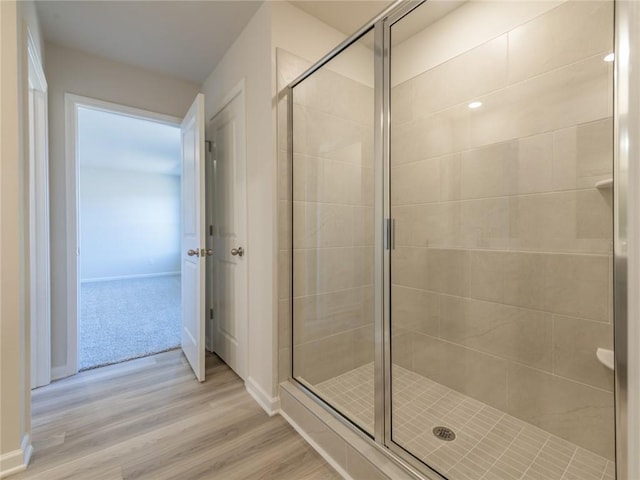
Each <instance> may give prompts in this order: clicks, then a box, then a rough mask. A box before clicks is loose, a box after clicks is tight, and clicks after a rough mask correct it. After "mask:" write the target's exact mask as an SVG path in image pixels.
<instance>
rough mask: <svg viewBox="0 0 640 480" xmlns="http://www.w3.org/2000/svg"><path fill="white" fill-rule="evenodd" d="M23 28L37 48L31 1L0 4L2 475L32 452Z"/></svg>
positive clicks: (19, 466)
mask: <svg viewBox="0 0 640 480" xmlns="http://www.w3.org/2000/svg"><path fill="white" fill-rule="evenodd" d="M27 29H28V30H29V31H30V32H31V35H32V36H33V38H34V40H35V44H36V48H38V47H39V46H40V45H41V40H40V39H41V33H40V26H39V23H38V20H37V16H36V14H35V7H34V4H33V2H32V1H23V2H19V3H18V4H16V2H15V1H3V2H0V104H1V105H2V108H0V125H1V126H2V128H1V129H0V425H1V426H2V428H0V477H1V476H4V475H6V474H7V473H9V472H11V471H19V470H21V469H24V467H25V465H26V463H27V462H28V460H29V456H30V452H31V444H30V439H29V432H30V430H31V393H30V389H31V386H30V372H29V369H28V368H27V366H28V361H29V355H30V342H29V339H30V329H29V324H28V322H27V319H28V318H29V309H28V305H29V292H28V289H27V285H28V282H29V278H28V271H29V258H28V252H27V250H26V248H25V243H26V242H25V239H27V238H28V235H29V232H28V230H27V229H28V222H27V221H26V212H27V205H28V204H27V199H28V189H27V181H28V180H27V179H28V172H27V163H28V162H27V161H26V159H27V153H28V152H27V144H28V136H27V132H28V128H27V119H28V117H27V112H28V99H27V98H28V85H27V82H28V62H27V46H26V45H27V44H26V38H27ZM39 54H40V56H39V58H40V59H41V58H42V55H41V54H42V51H40V52H39Z"/></svg>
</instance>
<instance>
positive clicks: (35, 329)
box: [25, 27, 51, 388]
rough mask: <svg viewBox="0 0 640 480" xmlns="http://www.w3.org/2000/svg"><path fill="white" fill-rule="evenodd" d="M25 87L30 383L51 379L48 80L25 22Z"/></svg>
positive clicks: (45, 383)
mask: <svg viewBox="0 0 640 480" xmlns="http://www.w3.org/2000/svg"><path fill="white" fill-rule="evenodd" d="M25 32H26V44H27V63H28V67H27V68H28V72H27V87H28V92H27V95H28V100H27V109H28V114H27V117H28V122H29V123H28V134H27V137H28V148H27V150H28V153H27V159H26V160H27V161H28V165H29V166H28V172H29V173H28V185H29V186H28V191H29V202H28V205H29V207H28V222H29V251H30V252H31V254H30V255H29V321H30V342H31V348H30V360H31V385H30V388H36V387H41V386H44V385H48V384H49V383H51V267H50V262H51V257H50V242H49V235H50V231H49V223H50V222H49V218H50V210H49V141H48V140H49V139H48V137H49V133H48V113H47V107H48V95H47V90H48V85H47V79H46V76H45V74H44V70H43V67H42V65H43V64H42V59H41V58H40V56H39V54H38V49H37V47H36V42H35V40H34V38H33V34H32V33H31V31H30V30H29V27H26V29H25Z"/></svg>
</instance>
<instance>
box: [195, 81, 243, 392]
mask: <svg viewBox="0 0 640 480" xmlns="http://www.w3.org/2000/svg"><path fill="white" fill-rule="evenodd" d="M236 97H239V99H240V104H241V110H242V122H243V123H244V132H245V138H244V139H242V141H243V142H244V144H245V152H244V154H245V158H244V162H245V196H246V195H247V194H248V189H247V178H246V165H247V152H246V132H247V124H246V121H247V106H246V85H245V79H244V78H242V79H240V81H239V82H238V83H237V84H236V85H234V86H233V88H231V89H230V90H229V91H228V92H227V93H226V94H225V95H224V96H223V97H222V99H221V100H220V101H219V102H217V103H216V105H215V108H213V109H212V110H213V112H214V113H213V115H211V116H210V117H209V118H208V119H207V122H206V125H205V138H206V139H207V140H206V141H207V145H211V143H210V142H212V140H211V135H212V132H211V122H212V121H213V119H214V118H216V117H217V116H218V115H219V114H220V113H221V112H222V111H223V110H224V109H225V108H226V107H227V106H228V105H229V104H230V103H231V102H232V101H233V100H234V99H235V98H236ZM212 159H213V157H212V155H211V152H210V151H209V149H208V148H207V161H206V165H205V194H206V205H207V208H206V209H205V215H206V217H205V218H206V224H207V230H209V228H210V227H212V226H213V224H214V211H215V210H214V208H213V204H214V201H215V190H214V187H215V177H214V174H215V165H214V164H213V163H214V162H213V161H212ZM248 206H249V203H248V199H247V198H245V217H244V219H245V225H244V232H245V236H246V238H245V239H244V240H243V241H244V244H245V246H246V248H245V249H246V250H249V252H250V251H251V250H250V245H249V225H248V223H249V222H248V210H249V209H248ZM214 237H215V235H213V234H210V232H209V231H208V232H207V235H206V246H207V248H213V247H214V246H213V239H214ZM249 258H250V257H249V256H248V257H247V259H246V261H245V262H241V265H242V268H243V270H244V279H245V298H244V299H243V301H244V302H245V304H246V305H247V309H246V315H245V318H244V325H242V328H243V332H244V338H243V339H242V340H243V342H244V355H243V357H244V358H243V362H244V372H242V374H243V375H244V376H243V375H241V374H239V376H241V377H242V378H243V380H245V381H247V379H248V378H249V356H250V354H249V315H250V305H249V302H248V299H249V266H248V262H249ZM213 264H214V257H213V256H211V257H207V265H206V273H205V275H206V287H205V290H206V300H205V302H206V303H205V309H206V310H205V311H206V312H207V321H206V327H205V332H206V333H205V338H206V344H207V348H208V347H209V346H210V347H211V351H212V352H214V353H215V349H214V339H213V335H214V325H215V323H214V319H213V318H212V317H211V312H212V310H213V298H214V272H213Z"/></svg>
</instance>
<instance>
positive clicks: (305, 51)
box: [271, 2, 374, 94]
mask: <svg viewBox="0 0 640 480" xmlns="http://www.w3.org/2000/svg"><path fill="white" fill-rule="evenodd" d="M271 5H272V12H273V13H272V33H271V42H272V46H273V49H274V50H275V49H276V48H282V49H284V50H287V51H288V52H289V53H293V54H294V55H297V56H299V57H301V58H304V59H305V60H308V61H309V62H310V63H312V64H313V63H315V62H316V61H318V60H320V59H321V58H322V57H324V56H325V55H326V54H327V53H329V52H330V51H331V50H333V48H335V47H336V46H338V45H339V44H340V43H341V42H342V41H344V40H345V39H346V35H345V34H344V33H342V32H340V31H338V30H336V29H335V28H333V27H330V26H329V25H327V24H326V23H323V22H321V21H320V20H318V19H317V18H315V17H314V16H312V15H309V14H308V13H306V12H304V11H302V10H300V9H299V8H296V7H294V6H293V5H292V4H290V3H289V2H273V3H272V4H271ZM372 40H373V37H372ZM274 62H275V59H274ZM373 63H374V55H373V51H372V50H370V49H369V48H367V47H365V46H364V45H363V44H362V43H358V44H356V45H354V46H352V47H351V48H349V49H348V50H347V51H345V52H344V53H343V54H341V55H339V56H338V57H336V58H335V59H334V60H332V61H331V70H333V71H335V72H336V73H340V74H341V75H344V76H346V77H348V78H351V79H353V80H356V81H358V82H360V83H363V84H365V85H367V86H370V87H373ZM273 68H274V72H275V63H274V67H273ZM275 87H276V86H275V83H274V94H275Z"/></svg>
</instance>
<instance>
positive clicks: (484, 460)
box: [314, 363, 615, 480]
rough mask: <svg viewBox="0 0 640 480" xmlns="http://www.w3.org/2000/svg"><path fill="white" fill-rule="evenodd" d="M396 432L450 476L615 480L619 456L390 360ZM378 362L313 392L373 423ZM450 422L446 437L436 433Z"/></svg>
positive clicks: (455, 479)
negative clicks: (553, 431) (574, 440)
mask: <svg viewBox="0 0 640 480" xmlns="http://www.w3.org/2000/svg"><path fill="white" fill-rule="evenodd" d="M393 379H394V387H395V388H394V391H393V401H392V404H393V421H394V428H393V434H392V437H393V440H394V441H395V443H398V444H400V445H402V446H403V447H404V448H405V449H406V450H408V451H409V452H411V453H412V454H413V455H415V456H416V457H418V458H419V459H420V460H422V461H423V462H425V463H426V464H428V465H430V466H431V467H432V468H434V469H435V470H437V471H438V472H439V473H441V474H442V475H444V476H446V477H447V478H449V479H450V480H614V478H615V466H614V463H613V462H611V461H609V460H607V459H606V458H603V457H601V456H599V455H597V454H595V453H593V452H590V451H588V450H585V449H583V448H581V447H579V446H577V445H574V444H573V443H570V442H568V441H566V440H563V439H561V438H559V437H557V436H555V435H552V434H550V433H548V432H546V431H544V430H542V429H540V428H537V427H535V426H533V425H531V424H529V423H527V422H524V421H522V420H519V419H517V418H515V417H513V416H511V415H508V414H506V413H504V412H501V411H500V410H497V409H495V408H493V407H490V406H488V405H486V404H484V403H482V402H479V401H477V400H474V399H472V398H470V397H468V396H466V395H463V394H461V393H459V392H457V391H455V390H452V389H450V388H448V387H445V386H443V385H441V384H439V383H436V382H434V381H432V380H429V379H428V378H425V377H423V376H421V375H418V374H416V373H414V372H411V371H409V370H406V369H404V368H402V367H398V366H394V367H393ZM373 388H374V369H373V364H372V363H370V364H367V365H364V366H362V367H359V368H356V369H354V370H351V371H349V372H346V373H344V374H342V375H340V376H338V377H335V378H332V379H330V380H327V381H325V382H322V383H319V384H317V385H315V387H314V390H315V392H316V393H317V394H318V395H319V396H320V397H322V398H324V399H325V400H327V401H330V403H331V405H332V406H333V407H334V408H336V409H337V410H339V411H340V412H342V413H344V414H345V415H346V416H347V417H349V418H352V419H354V420H355V421H356V423H358V424H359V425H361V426H362V427H363V428H364V429H365V430H367V431H370V432H371V431H373V418H374V416H373V399H374V393H373ZM439 427H445V428H446V429H449V430H451V431H452V432H453V433H454V434H455V439H454V440H453V441H445V440H444V439H443V438H441V436H437V435H435V434H434V431H435V432H441V431H442V430H441V429H439Z"/></svg>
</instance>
